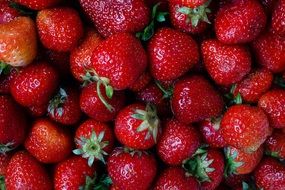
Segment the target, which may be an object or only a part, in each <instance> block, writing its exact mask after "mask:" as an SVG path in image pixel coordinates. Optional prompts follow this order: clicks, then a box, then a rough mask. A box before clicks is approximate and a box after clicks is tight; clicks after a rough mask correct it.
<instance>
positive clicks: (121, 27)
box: [79, 0, 150, 37]
mask: <svg viewBox="0 0 285 190" xmlns="http://www.w3.org/2000/svg"><path fill="white" fill-rule="evenodd" d="M79 2H80V5H81V6H82V8H83V10H84V12H85V13H86V14H87V15H88V16H89V17H90V18H91V20H92V21H93V23H94V24H95V26H96V28H97V29H98V31H99V33H100V34H101V35H102V36H104V37H108V36H111V35H113V34H115V33H122V32H130V33H135V32H138V31H140V30H142V29H143V28H144V27H145V26H146V25H147V24H148V22H149V17H150V10H149V8H148V7H147V6H146V4H145V3H144V0H129V1H106V0H95V1H94V0H80V1H79Z"/></svg>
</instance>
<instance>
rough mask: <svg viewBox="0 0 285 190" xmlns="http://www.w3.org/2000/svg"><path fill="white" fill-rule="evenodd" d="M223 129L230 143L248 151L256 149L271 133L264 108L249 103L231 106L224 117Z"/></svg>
mask: <svg viewBox="0 0 285 190" xmlns="http://www.w3.org/2000/svg"><path fill="white" fill-rule="evenodd" d="M221 130H222V136H223V138H224V140H225V141H226V143H227V144H228V145H230V146H233V147H236V148H238V149H241V150H243V151H245V152H248V153H250V152H254V151H256V150H257V149H258V148H259V147H260V145H261V144H263V143H264V141H265V140H266V138H267V137H268V136H269V135H270V134H271V128H270V127H269V122H268V119H267V117H266V115H265V113H264V112H263V111H262V109H260V108H258V107H254V106H249V105H234V106H232V107H230V108H229V109H228V110H227V111H226V113H225V115H224V116H223V118H222V121H221ZM253 137H254V138H253Z"/></svg>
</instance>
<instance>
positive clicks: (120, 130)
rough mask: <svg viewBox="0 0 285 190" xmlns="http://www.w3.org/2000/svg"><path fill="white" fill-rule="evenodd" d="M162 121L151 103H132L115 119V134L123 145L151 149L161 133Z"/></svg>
mask: <svg viewBox="0 0 285 190" xmlns="http://www.w3.org/2000/svg"><path fill="white" fill-rule="evenodd" d="M159 125H160V121H159V118H158V117H157V113H156V108H155V107H154V106H153V105H151V104H147V105H144V104H139V103H135V104H131V105H129V106H127V107H125V108H123V109H121V110H120V112H119V113H118V115H117V117H116V120H115V134H116V137H117V139H118V141H120V142H121V143H122V144H123V145H125V146H127V147H129V148H133V149H149V148H151V147H152V146H154V145H155V143H156V142H157V139H158V136H159V134H160V126H159Z"/></svg>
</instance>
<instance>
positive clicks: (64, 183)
mask: <svg viewBox="0 0 285 190" xmlns="http://www.w3.org/2000/svg"><path fill="white" fill-rule="evenodd" d="M94 173H95V167H94V166H93V167H90V166H88V164H87V162H86V160H85V159H83V158H81V157H79V156H72V157H70V158H68V159H66V160H64V161H62V162H60V163H58V164H57V165H56V166H55V171H54V176H53V178H54V189H55V190H63V189H81V188H82V189H85V188H84V187H86V188H87V187H88V185H89V184H87V183H86V180H87V179H88V178H89V179H90V177H93V175H94ZM88 182H90V181H88Z"/></svg>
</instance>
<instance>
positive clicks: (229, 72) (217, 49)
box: [202, 39, 251, 86]
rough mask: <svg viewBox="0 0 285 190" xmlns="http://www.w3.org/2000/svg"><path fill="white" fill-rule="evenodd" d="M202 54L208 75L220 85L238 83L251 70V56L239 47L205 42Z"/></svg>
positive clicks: (214, 41) (211, 41)
mask: <svg viewBox="0 0 285 190" xmlns="http://www.w3.org/2000/svg"><path fill="white" fill-rule="evenodd" d="M202 54H203V60H204V63H205V66H206V69H207V71H208V73H209V74H210V75H211V77H212V78H213V79H214V81H215V82H216V83H218V84H220V85H225V86H227V85H231V84H233V83H235V82H238V81H240V80H241V79H242V78H243V77H244V76H245V75H246V74H248V73H249V71H250V69H251V55H250V53H249V51H248V50H247V49H246V47H244V46H241V45H225V44H223V43H221V42H219V41H218V40H215V39H210V40H205V41H204V42H203V43H202Z"/></svg>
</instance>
